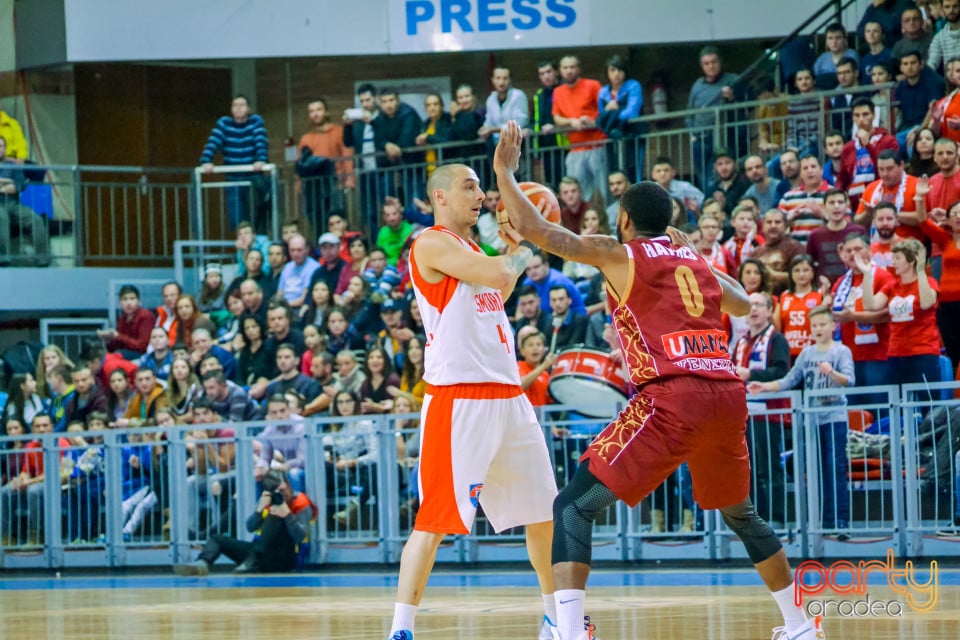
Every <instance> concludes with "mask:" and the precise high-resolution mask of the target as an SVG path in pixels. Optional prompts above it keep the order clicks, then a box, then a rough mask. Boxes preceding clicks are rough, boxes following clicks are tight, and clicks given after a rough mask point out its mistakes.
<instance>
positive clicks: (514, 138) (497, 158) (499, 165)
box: [493, 120, 523, 173]
mask: <svg viewBox="0 0 960 640" xmlns="http://www.w3.org/2000/svg"><path fill="white" fill-rule="evenodd" d="M522 142H523V132H522V131H520V126H519V125H518V124H517V123H516V121H514V120H509V121H507V124H505V125H504V126H503V128H502V129H500V141H499V142H498V143H497V149H496V150H495V151H494V152H493V170H494V171H495V172H497V173H499V172H500V171H503V170H506V171H509V172H510V173H514V172H516V171H517V169H519V168H520V145H521V143H522Z"/></svg>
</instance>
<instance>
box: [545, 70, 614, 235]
mask: <svg viewBox="0 0 960 640" xmlns="http://www.w3.org/2000/svg"><path fill="white" fill-rule="evenodd" d="M560 77H561V78H562V79H563V82H561V83H560V84H559V85H557V87H556V88H555V89H554V90H553V121H554V123H555V124H556V125H557V126H558V127H562V128H568V129H570V131H569V132H568V133H567V138H568V139H569V140H570V152H569V153H568V154H567V158H566V161H565V162H566V169H567V175H568V176H573V177H575V178H576V179H577V180H579V181H580V187H581V189H582V191H583V199H584V200H586V201H587V202H590V201H592V200H593V199H594V198H596V200H597V202H596V203H595V204H597V205H602V204H603V201H604V200H606V198H605V197H604V196H605V194H606V192H607V174H608V173H609V171H608V170H607V153H606V150H605V149H604V147H603V142H604V141H605V140H606V139H607V136H606V134H604V133H603V131H601V130H600V129H599V128H597V118H598V117H599V115H600V106H599V102H598V99H599V96H600V89H601V87H600V83H599V82H597V81H596V80H592V79H588V78H581V77H580V60H579V59H577V57H576V56H564V57H562V58H560ZM574 233H576V231H575V232H574Z"/></svg>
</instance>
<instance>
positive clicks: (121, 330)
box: [97, 284, 156, 360]
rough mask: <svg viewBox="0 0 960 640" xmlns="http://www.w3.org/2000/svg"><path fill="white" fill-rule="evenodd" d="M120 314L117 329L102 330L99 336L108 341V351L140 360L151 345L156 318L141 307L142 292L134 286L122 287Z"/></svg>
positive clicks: (99, 331) (98, 333)
mask: <svg viewBox="0 0 960 640" xmlns="http://www.w3.org/2000/svg"><path fill="white" fill-rule="evenodd" d="M120 312H121V316H120V317H119V318H117V328H116V329H100V330H98V331H97V336H99V337H100V338H101V339H104V340H106V341H107V350H108V351H119V352H120V354H121V355H123V357H124V358H127V359H128V360H130V359H134V358H139V357H140V356H142V355H143V354H144V353H146V351H147V345H149V344H150V331H151V330H152V329H153V325H154V322H155V321H156V318H155V317H154V315H153V312H152V311H150V310H149V309H144V308H143V307H141V306H140V290H139V289H137V288H136V287H135V286H133V285H132V284H125V285H123V286H122V287H120Z"/></svg>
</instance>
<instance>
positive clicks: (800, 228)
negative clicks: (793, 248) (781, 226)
mask: <svg viewBox="0 0 960 640" xmlns="http://www.w3.org/2000/svg"><path fill="white" fill-rule="evenodd" d="M829 190H830V185H829V184H827V181H826V180H824V181H822V182H821V183H820V186H819V187H817V189H816V190H815V191H812V192H808V191H807V189H806V187H802V186H801V187H800V188H798V189H791V190H790V191H787V192H786V193H785V194H783V198H781V199H780V204H779V205H778V206H777V208H778V209H780V211H783V213H784V214H786V216H787V224H788V225H790V237H791V238H793V239H794V240H796V241H797V242H802V243H804V244H806V242H807V239H808V238H809V237H810V234H811V233H813V230H814V229H819V228H820V227H822V226H823V218H822V217H821V215H819V214H815V213H809V212H803V213H800V209H812V210H814V211H818V212H819V211H821V210H822V208H823V194H824V193H825V192H827V191H829Z"/></svg>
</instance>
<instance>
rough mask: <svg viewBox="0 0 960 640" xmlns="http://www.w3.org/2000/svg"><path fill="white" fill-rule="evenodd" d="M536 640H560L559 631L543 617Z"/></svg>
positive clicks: (548, 619)
mask: <svg viewBox="0 0 960 640" xmlns="http://www.w3.org/2000/svg"><path fill="white" fill-rule="evenodd" d="M537 640H560V631H559V630H558V629H557V625H555V624H553V623H552V622H550V618H548V617H547V616H543V624H542V625H541V626H540V635H539V636H538V637H537Z"/></svg>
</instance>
